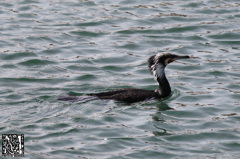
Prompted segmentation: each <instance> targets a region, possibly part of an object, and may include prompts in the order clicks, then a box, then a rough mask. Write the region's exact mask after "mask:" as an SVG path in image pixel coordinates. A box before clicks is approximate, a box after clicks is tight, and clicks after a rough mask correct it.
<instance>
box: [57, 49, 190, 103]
mask: <svg viewBox="0 0 240 159" xmlns="http://www.w3.org/2000/svg"><path fill="white" fill-rule="evenodd" d="M189 58H190V57H189V56H181V55H176V54H173V53H169V52H163V53H158V54H156V55H152V56H150V57H149V58H148V68H149V70H150V72H151V73H152V74H153V76H154V79H155V80H156V81H157V82H158V88H157V89H156V90H144V89H137V88H126V89H117V90H113V91H107V92H100V93H90V94H86V95H87V96H89V97H91V98H90V100H92V99H106V100H108V99H109V100H116V101H120V102H125V103H135V102H140V101H145V100H149V99H164V98H165V97H168V96H169V95H170V94H171V87H170V84H169V82H168V80H167V78H166V75H165V68H166V66H167V65H168V64H170V63H172V62H174V61H176V60H180V59H189ZM76 99H77V97H74V96H69V97H62V98H60V100H71V101H74V100H76ZM84 99H86V97H84Z"/></svg>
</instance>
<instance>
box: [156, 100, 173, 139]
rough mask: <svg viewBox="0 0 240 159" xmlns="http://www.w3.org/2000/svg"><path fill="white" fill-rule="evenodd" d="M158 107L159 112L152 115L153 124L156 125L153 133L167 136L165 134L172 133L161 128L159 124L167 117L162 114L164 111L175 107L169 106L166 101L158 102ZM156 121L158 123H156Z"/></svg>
mask: <svg viewBox="0 0 240 159" xmlns="http://www.w3.org/2000/svg"><path fill="white" fill-rule="evenodd" d="M156 108H157V110H158V111H157V112H156V113H155V114H153V115H152V119H153V126H154V127H155V129H156V131H153V132H152V133H153V135H155V136H165V135H170V133H169V132H168V130H166V129H164V128H161V127H159V126H157V125H159V123H164V122H165V119H164V116H163V115H162V113H161V112H162V111H166V110H171V109H173V108H171V107H169V106H168V104H167V103H165V102H159V103H156ZM155 123H156V124H155Z"/></svg>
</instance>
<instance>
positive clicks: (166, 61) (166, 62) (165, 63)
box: [164, 58, 169, 66]
mask: <svg viewBox="0 0 240 159" xmlns="http://www.w3.org/2000/svg"><path fill="white" fill-rule="evenodd" d="M168 61H169V58H167V59H166V60H165V61H164V65H165V66H167V64H168Z"/></svg>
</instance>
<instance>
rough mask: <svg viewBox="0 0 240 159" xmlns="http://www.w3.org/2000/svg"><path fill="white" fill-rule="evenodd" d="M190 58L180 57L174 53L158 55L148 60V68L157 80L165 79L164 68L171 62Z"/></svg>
mask: <svg viewBox="0 0 240 159" xmlns="http://www.w3.org/2000/svg"><path fill="white" fill-rule="evenodd" d="M187 58H190V57H189V56H179V55H175V54H172V53H158V54H157V55H153V56H151V57H149V59H148V67H149V69H150V71H151V73H152V74H153V75H154V76H155V79H156V78H158V77H159V78H161V77H164V76H163V75H164V68H165V67H166V66H167V65H168V64H169V63H171V62H173V61H176V60H180V59H187Z"/></svg>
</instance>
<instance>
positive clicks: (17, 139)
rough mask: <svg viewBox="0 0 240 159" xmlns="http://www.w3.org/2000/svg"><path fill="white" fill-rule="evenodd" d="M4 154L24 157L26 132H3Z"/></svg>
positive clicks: (5, 155) (4, 155)
mask: <svg viewBox="0 0 240 159" xmlns="http://www.w3.org/2000/svg"><path fill="white" fill-rule="evenodd" d="M2 156H3V157H24V134H3V135H2Z"/></svg>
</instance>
